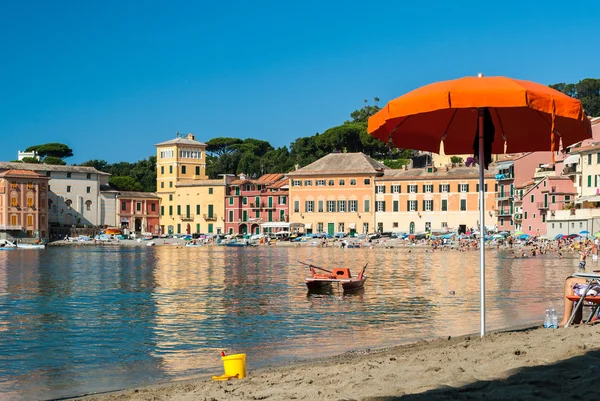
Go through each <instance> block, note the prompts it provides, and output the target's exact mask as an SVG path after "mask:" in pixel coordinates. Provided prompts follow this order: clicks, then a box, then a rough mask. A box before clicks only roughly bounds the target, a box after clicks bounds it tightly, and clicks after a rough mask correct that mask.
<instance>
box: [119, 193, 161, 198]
mask: <svg viewBox="0 0 600 401" xmlns="http://www.w3.org/2000/svg"><path fill="white" fill-rule="evenodd" d="M117 197H119V198H150V199H160V196H158V195H156V193H155V192H136V191H119V193H118V194H117Z"/></svg>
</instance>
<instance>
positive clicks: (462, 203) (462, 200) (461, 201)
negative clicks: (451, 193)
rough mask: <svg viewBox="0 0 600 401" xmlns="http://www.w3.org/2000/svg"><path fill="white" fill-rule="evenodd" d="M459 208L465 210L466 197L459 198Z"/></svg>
mask: <svg viewBox="0 0 600 401" xmlns="http://www.w3.org/2000/svg"><path fill="white" fill-rule="evenodd" d="M460 210H461V211H462V212H464V211H465V210H467V200H466V199H461V200H460Z"/></svg>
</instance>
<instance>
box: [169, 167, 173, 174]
mask: <svg viewBox="0 0 600 401" xmlns="http://www.w3.org/2000/svg"><path fill="white" fill-rule="evenodd" d="M169 174H173V166H169Z"/></svg>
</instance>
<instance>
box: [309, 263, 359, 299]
mask: <svg viewBox="0 0 600 401" xmlns="http://www.w3.org/2000/svg"><path fill="white" fill-rule="evenodd" d="M300 263H302V264H303V265H306V266H308V267H309V268H310V277H307V278H306V279H305V280H304V282H305V283H306V287H307V288H308V289H309V290H318V289H323V288H327V287H330V286H331V285H332V284H334V283H337V284H341V286H342V288H343V290H344V291H345V292H350V291H356V290H360V289H361V288H363V287H364V285H365V281H367V275H366V274H365V271H366V270H367V265H368V263H367V264H366V265H365V266H364V267H363V268H362V269H361V270H360V272H359V273H358V276H356V277H353V276H352V273H351V272H350V269H349V268H347V267H336V268H334V269H333V270H328V269H324V268H322V267H319V266H315V265H313V264H310V263H303V262H300ZM317 270H319V272H317Z"/></svg>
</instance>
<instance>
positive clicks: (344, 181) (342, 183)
mask: <svg viewBox="0 0 600 401" xmlns="http://www.w3.org/2000/svg"><path fill="white" fill-rule="evenodd" d="M338 184H339V185H346V180H339V181H338Z"/></svg>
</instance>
